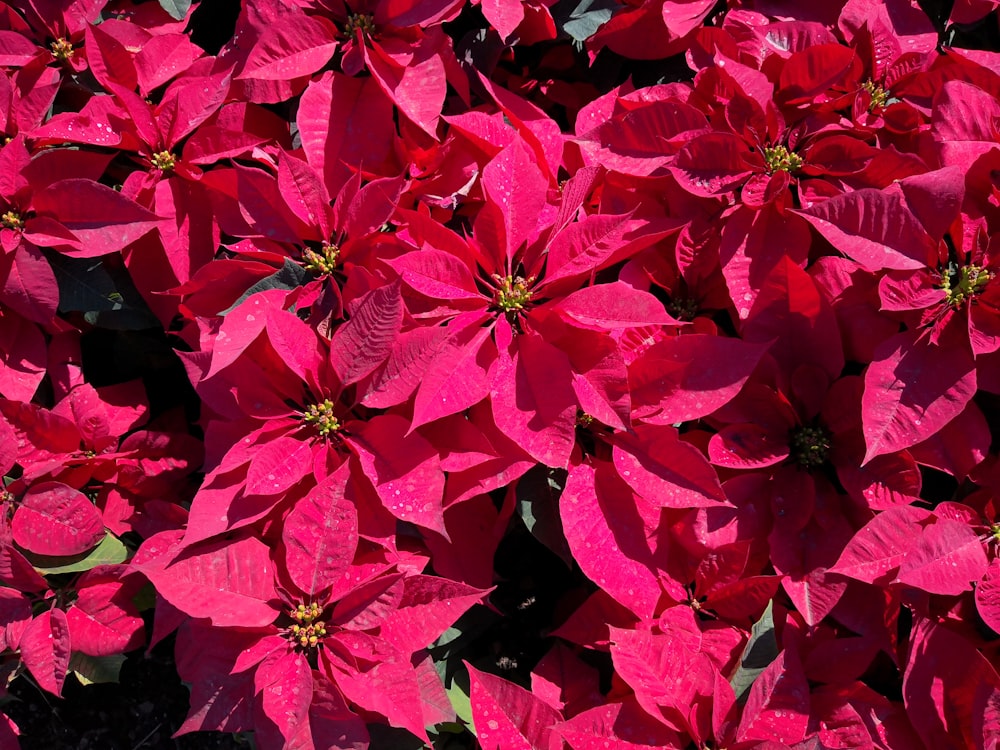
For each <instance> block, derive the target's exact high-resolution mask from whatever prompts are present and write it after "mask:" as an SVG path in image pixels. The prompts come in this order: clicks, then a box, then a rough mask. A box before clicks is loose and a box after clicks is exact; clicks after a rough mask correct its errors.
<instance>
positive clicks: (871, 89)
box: [861, 78, 889, 112]
mask: <svg viewBox="0 0 1000 750" xmlns="http://www.w3.org/2000/svg"><path fill="white" fill-rule="evenodd" d="M861 88H863V89H864V90H865V91H867V92H868V93H869V94H870V95H871V98H872V100H871V103H870V104H869V105H868V111H869V112H874V111H875V110H876V109H882V108H883V107H885V105H886V104H888V102H889V92H888V91H886V90H885V89H884V88H882V87H881V86H880V85H879V84H877V83H875V82H874V81H873V80H872V79H870V78H869V79H868V80H867V81H865V82H864V83H863V84H861Z"/></svg>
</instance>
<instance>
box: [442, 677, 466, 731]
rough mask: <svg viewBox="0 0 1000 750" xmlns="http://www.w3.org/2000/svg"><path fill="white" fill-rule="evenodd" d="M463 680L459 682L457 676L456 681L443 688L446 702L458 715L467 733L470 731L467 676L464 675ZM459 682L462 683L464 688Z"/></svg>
mask: <svg viewBox="0 0 1000 750" xmlns="http://www.w3.org/2000/svg"><path fill="white" fill-rule="evenodd" d="M464 678H465V679H464V680H459V679H458V675H456V679H453V680H452V681H451V684H450V685H448V686H447V687H445V689H444V691H445V693H447V694H448V700H449V701H450V702H451V707H452V708H454V709H455V713H456V714H457V715H458V718H460V719H461V720H462V721H463V722H465V724H466V727H467V728H468V729H469V731H470V732H471V731H472V701H471V700H469V676H468V674H465V675H464ZM460 682H462V683H464V687H463V685H462V684H460Z"/></svg>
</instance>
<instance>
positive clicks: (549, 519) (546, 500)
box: [515, 466, 573, 568]
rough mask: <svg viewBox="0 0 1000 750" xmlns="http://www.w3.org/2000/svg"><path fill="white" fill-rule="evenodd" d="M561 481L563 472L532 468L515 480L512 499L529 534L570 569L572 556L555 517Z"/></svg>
mask: <svg viewBox="0 0 1000 750" xmlns="http://www.w3.org/2000/svg"><path fill="white" fill-rule="evenodd" d="M565 480H566V478H565V472H559V471H558V470H556V469H549V468H548V467H545V466H536V467H534V468H532V469H530V470H529V471H528V473H526V474H525V475H524V476H523V477H521V479H520V481H518V483H517V489H516V491H515V496H516V498H517V514H518V515H519V516H520V517H521V520H522V521H524V525H525V527H526V528H527V529H528V531H530V532H531V535H532V536H533V537H535V539H537V540H538V541H539V542H541V543H542V544H544V545H545V546H546V547H548V548H549V549H550V550H551V551H552V552H553V553H555V554H556V555H557V556H558V557H559V559H560V560H562V561H563V562H564V563H566V567H568V568H572V567H573V553H572V552H570V549H569V543H568V542H567V541H566V535H565V534H564V533H563V527H562V519H561V518H560V516H559V495H560V494H562V488H563V485H564V484H565Z"/></svg>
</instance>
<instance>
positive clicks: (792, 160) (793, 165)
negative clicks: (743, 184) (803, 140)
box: [764, 146, 802, 174]
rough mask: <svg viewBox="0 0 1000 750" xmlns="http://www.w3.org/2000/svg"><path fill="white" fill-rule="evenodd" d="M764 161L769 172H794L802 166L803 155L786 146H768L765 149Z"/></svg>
mask: <svg viewBox="0 0 1000 750" xmlns="http://www.w3.org/2000/svg"><path fill="white" fill-rule="evenodd" d="M764 163H765V164H767V171H768V173H769V174H774V173H775V172H794V171H795V170H797V169H801V168H802V157H801V156H799V155H798V154H796V153H795V152H794V151H789V150H788V149H787V148H786V147H785V146H768V147H766V148H765V149H764Z"/></svg>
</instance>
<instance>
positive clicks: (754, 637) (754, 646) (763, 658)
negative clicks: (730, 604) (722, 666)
mask: <svg viewBox="0 0 1000 750" xmlns="http://www.w3.org/2000/svg"><path fill="white" fill-rule="evenodd" d="M773 607H774V602H773V601H770V602H768V603H767V609H765V610H764V614H762V615H761V616H760V619H759V620H757V622H755V623H754V624H753V630H752V631H751V633H750V640H749V641H747V645H746V646H745V647H744V649H743V655H742V656H740V663H739V666H738V667H737V668H736V672H735V673H734V674H733V676H732V678H731V679H730V680H729V684H730V685H732V686H733V692H735V693H736V702H737V703H739V704H740V705H743V704H744V703H745V702H746V699H747V695H748V694H749V693H750V687H751V686H752V685H753V683H754V680H756V679H757V676H758V675H759V674H760V673H761V672H763V671H764V669H765V668H766V667H767V665H768V664H770V663H771V662H772V661H774V660H775V659H777V658H778V639H777V638H776V637H775V634H774V614H773Z"/></svg>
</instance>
